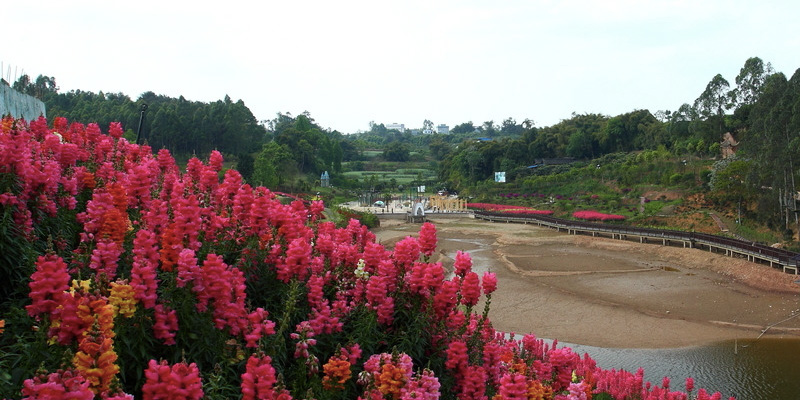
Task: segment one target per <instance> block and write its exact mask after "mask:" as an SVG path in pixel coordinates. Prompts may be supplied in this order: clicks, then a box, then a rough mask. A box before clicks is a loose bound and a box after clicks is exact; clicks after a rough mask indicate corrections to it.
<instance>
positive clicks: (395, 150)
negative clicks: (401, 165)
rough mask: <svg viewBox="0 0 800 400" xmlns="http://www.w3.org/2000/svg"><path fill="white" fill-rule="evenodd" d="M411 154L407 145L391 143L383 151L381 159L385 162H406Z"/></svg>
mask: <svg viewBox="0 0 800 400" xmlns="http://www.w3.org/2000/svg"><path fill="white" fill-rule="evenodd" d="M410 158H411V152H410V151H409V149H408V145H406V144H405V143H401V142H392V143H389V144H388V145H386V147H385V148H384V149H383V159H384V160H386V161H408V160H409V159H410Z"/></svg>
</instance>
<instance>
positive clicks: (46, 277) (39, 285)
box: [25, 254, 70, 317]
mask: <svg viewBox="0 0 800 400" xmlns="http://www.w3.org/2000/svg"><path fill="white" fill-rule="evenodd" d="M69 280H70V277H69V274H68V273H67V264H65V263H64V260H62V259H61V257H58V256H56V255H53V254H48V255H46V256H39V258H38V259H37V260H36V272H34V273H33V275H31V282H30V283H29V284H28V286H29V287H30V288H31V291H30V293H28V297H30V299H31V300H32V301H33V302H32V304H30V305H28V306H25V308H26V309H27V310H28V315H30V316H32V317H34V316H38V315H40V314H45V313H47V314H50V313H52V312H53V310H55V309H56V307H58V306H59V302H58V301H57V299H56V298H57V297H58V296H60V295H61V294H62V293H64V291H65V290H67V289H68V288H69Z"/></svg>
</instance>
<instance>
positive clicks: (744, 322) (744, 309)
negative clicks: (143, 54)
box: [375, 218, 800, 348]
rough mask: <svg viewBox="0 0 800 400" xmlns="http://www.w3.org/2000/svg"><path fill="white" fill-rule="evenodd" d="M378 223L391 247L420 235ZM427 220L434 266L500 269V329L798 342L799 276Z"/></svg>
mask: <svg viewBox="0 0 800 400" xmlns="http://www.w3.org/2000/svg"><path fill="white" fill-rule="evenodd" d="M384 222H389V221H388V220H386V221H381V224H382V226H381V228H379V229H377V230H376V231H375V233H376V236H377V238H378V240H379V241H382V242H383V243H384V244H387V245H391V244H392V243H393V242H395V241H396V240H399V239H402V238H403V237H405V236H408V235H412V236H416V234H417V231H418V230H419V225H414V224H406V223H404V222H397V223H394V222H390V223H384ZM432 222H434V223H436V225H437V231H438V237H439V246H438V260H439V261H442V262H443V263H444V264H445V265H446V266H451V265H452V257H453V255H454V254H455V252H456V250H465V251H470V252H471V253H472V254H473V260H474V264H475V268H476V269H479V270H491V271H493V272H495V273H497V276H498V289H497V291H496V292H495V293H494V294H493V296H492V304H491V312H490V317H491V320H492V322H493V324H494V326H495V327H496V328H497V329H499V330H502V331H506V332H516V333H534V334H536V335H537V336H540V337H546V338H553V339H559V340H561V341H566V342H571V343H579V344H587V345H594V346H601V347H626V348H629V347H642V348H658V347H682V346H691V345H699V344H704V343H709V342H714V341H719V340H726V339H734V338H755V337H757V336H759V335H760V334H761V333H762V330H764V329H765V328H767V327H769V329H767V331H766V333H765V335H766V336H773V337H796V336H800V317H798V318H793V316H794V315H798V314H800V296H798V293H800V286H798V285H797V284H796V283H795V282H794V281H795V280H796V279H797V277H796V276H794V275H789V274H784V273H783V272H782V271H780V270H778V269H774V268H771V267H769V266H768V265H763V264H756V263H752V262H748V261H747V260H746V259H739V258H731V257H727V256H724V255H721V254H715V253H710V252H708V251H703V250H698V249H684V248H679V247H669V246H661V245H655V244H640V243H638V242H628V241H620V240H612V239H607V238H593V237H590V236H575V235H567V234H565V233H558V232H555V231H553V230H550V229H547V228H540V227H536V226H532V225H522V224H501V223H489V222H478V221H476V220H474V219H469V218H463V219H441V220H437V221H432ZM787 318H789V319H788V320H787V321H785V322H782V323H780V324H778V325H775V326H772V327H770V326H771V325H772V324H775V323H776V322H779V321H782V320H785V319H787Z"/></svg>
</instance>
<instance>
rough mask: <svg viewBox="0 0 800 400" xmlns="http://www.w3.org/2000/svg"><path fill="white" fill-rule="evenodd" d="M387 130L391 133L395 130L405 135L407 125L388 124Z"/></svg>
mask: <svg viewBox="0 0 800 400" xmlns="http://www.w3.org/2000/svg"><path fill="white" fill-rule="evenodd" d="M386 129H388V130H390V131H391V130H395V131H398V132H400V133H404V132H405V131H406V125H405V124H398V123H391V124H386Z"/></svg>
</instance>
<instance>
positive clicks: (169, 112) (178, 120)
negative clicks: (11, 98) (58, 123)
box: [12, 75, 267, 156]
mask: <svg viewBox="0 0 800 400" xmlns="http://www.w3.org/2000/svg"><path fill="white" fill-rule="evenodd" d="M12 87H13V88H14V89H15V90H17V91H18V92H21V93H25V94H29V95H31V96H34V97H36V98H38V99H40V100H42V102H44V103H45V107H46V108H47V113H48V115H49V116H50V119H51V120H52V119H53V118H54V117H65V118H67V119H68V120H69V121H76V122H81V123H90V122H95V123H97V124H98V125H99V126H100V127H101V128H102V129H106V128H107V127H108V124H109V123H111V122H120V123H122V126H123V127H124V128H125V129H126V130H127V132H126V137H127V138H128V139H129V140H131V141H133V140H136V137H137V133H140V135H139V136H140V137H139V139H140V141H142V142H144V143H147V144H148V145H150V146H151V147H153V148H154V149H156V150H157V149H162V148H165V149H168V150H170V152H172V153H173V154H175V155H191V154H196V155H198V156H200V155H207V154H209V153H210V152H211V151H212V150H219V151H221V152H223V153H228V154H242V153H248V152H252V151H255V150H256V149H258V148H259V147H260V146H261V144H262V143H263V142H264V140H265V137H266V133H267V132H266V129H265V127H264V126H263V125H261V124H259V122H258V120H257V119H256V118H255V117H254V116H253V114H252V113H251V112H250V109H249V108H247V106H246V105H245V104H244V102H243V101H242V100H238V101H236V102H234V101H232V100H231V98H230V97H229V96H227V95H226V96H225V98H224V99H223V100H217V101H215V102H212V103H204V102H198V101H190V100H187V99H185V98H184V97H183V96H180V97H178V98H173V97H168V96H163V95H157V94H155V93H153V92H151V91H148V92H145V93H143V94H142V95H141V96H139V97H138V98H137V99H136V100H133V99H131V98H130V97H129V96H128V95H126V94H123V93H103V92H102V91H101V92H99V93H94V92H89V91H83V90H71V91H69V92H60V91H59V87H58V85H57V84H56V79H55V78H54V77H49V76H43V75H39V76H38V77H37V78H36V79H35V80H31V79H30V77H29V76H28V75H23V76H21V77H20V78H19V79H18V80H17V81H16V82H14V83H13V85H12ZM145 105H146V111H145V113H144V118H142V108H143V106H145ZM140 122H141V128H140Z"/></svg>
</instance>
